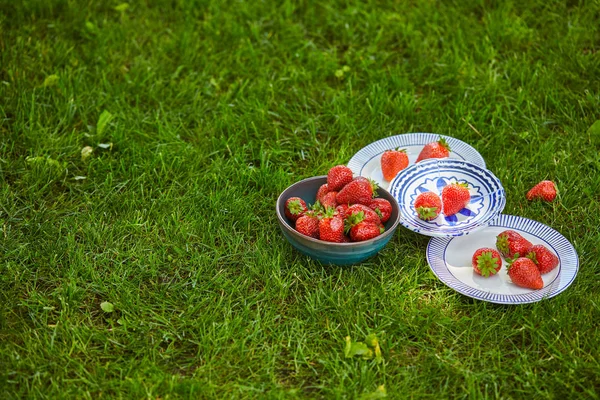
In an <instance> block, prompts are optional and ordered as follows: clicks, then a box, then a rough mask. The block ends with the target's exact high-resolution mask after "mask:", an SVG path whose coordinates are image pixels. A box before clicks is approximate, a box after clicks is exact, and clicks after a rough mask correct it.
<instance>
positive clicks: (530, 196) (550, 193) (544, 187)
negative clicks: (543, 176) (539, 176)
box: [526, 181, 556, 201]
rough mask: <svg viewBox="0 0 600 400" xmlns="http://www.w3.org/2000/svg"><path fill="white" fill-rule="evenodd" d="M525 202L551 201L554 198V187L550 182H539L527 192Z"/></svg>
mask: <svg viewBox="0 0 600 400" xmlns="http://www.w3.org/2000/svg"><path fill="white" fill-rule="evenodd" d="M526 197H527V200H536V199H540V200H544V201H552V200H554V199H555V198H556V185H555V184H554V182H552V181H541V182H540V183H538V184H537V185H535V186H534V187H533V188H531V190H529V192H527V196H526Z"/></svg>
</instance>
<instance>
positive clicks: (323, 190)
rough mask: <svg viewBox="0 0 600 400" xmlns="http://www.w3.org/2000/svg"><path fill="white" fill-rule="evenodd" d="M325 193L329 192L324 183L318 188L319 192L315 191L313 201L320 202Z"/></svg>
mask: <svg viewBox="0 0 600 400" xmlns="http://www.w3.org/2000/svg"><path fill="white" fill-rule="evenodd" d="M327 192H329V188H328V187H327V184H326V183H324V184H322V185H321V186H320V187H319V190H317V196H316V199H315V201H318V202H322V201H321V199H322V198H323V196H325V195H326V194H327Z"/></svg>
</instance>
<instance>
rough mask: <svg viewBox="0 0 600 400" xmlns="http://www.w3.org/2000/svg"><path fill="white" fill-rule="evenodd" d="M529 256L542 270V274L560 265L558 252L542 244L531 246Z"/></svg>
mask: <svg viewBox="0 0 600 400" xmlns="http://www.w3.org/2000/svg"><path fill="white" fill-rule="evenodd" d="M527 258H529V259H531V261H533V262H534V263H535V265H537V267H538V269H539V270H540V274H547V273H548V272H550V271H552V270H553V269H554V268H556V267H557V266H558V263H559V260H558V257H557V256H556V254H554V253H553V252H552V251H550V249H548V248H547V247H546V246H544V245H542V244H536V245H535V246H533V247H532V248H531V251H530V252H529V254H527Z"/></svg>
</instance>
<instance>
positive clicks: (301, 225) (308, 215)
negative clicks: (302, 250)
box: [296, 211, 319, 239]
mask: <svg viewBox="0 0 600 400" xmlns="http://www.w3.org/2000/svg"><path fill="white" fill-rule="evenodd" d="M296 230H297V231H298V232H300V233H301V234H303V235H306V236H310V237H313V238H315V239H318V238H319V218H318V217H317V215H316V214H315V212H314V211H307V212H305V213H304V215H302V216H301V217H300V218H298V219H297V220H296Z"/></svg>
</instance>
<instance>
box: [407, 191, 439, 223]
mask: <svg viewBox="0 0 600 400" xmlns="http://www.w3.org/2000/svg"><path fill="white" fill-rule="evenodd" d="M414 207H415V211H416V212H417V215H418V216H419V218H420V219H422V220H423V221H432V220H434V219H436V218H437V217H438V215H439V214H440V212H441V211H442V200H441V199H440V196H438V195H437V194H435V193H433V192H423V193H420V194H419V195H418V196H417V198H416V199H415V204H414Z"/></svg>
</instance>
